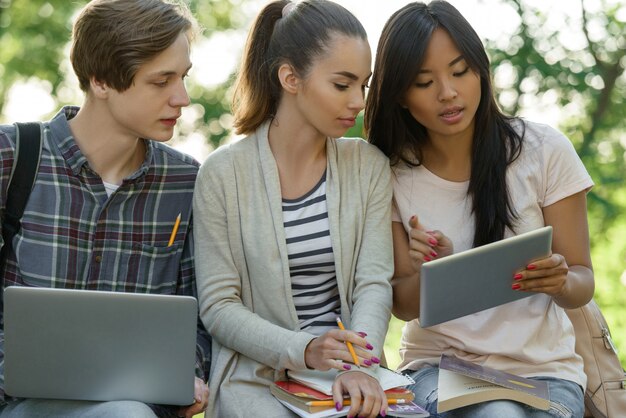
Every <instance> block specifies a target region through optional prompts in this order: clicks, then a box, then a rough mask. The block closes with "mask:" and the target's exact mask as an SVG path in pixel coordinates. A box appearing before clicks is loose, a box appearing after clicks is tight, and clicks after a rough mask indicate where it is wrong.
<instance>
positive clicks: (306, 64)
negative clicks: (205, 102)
mask: <svg viewBox="0 0 626 418" xmlns="http://www.w3.org/2000/svg"><path fill="white" fill-rule="evenodd" d="M285 6H289V7H287V8H285ZM334 34H341V35H347V36H350V37H356V38H360V39H367V34H366V32H365V29H364V28H363V25H361V23H360V22H359V20H358V19H357V18H356V17H355V16H354V15H353V14H352V13H350V12H349V11H348V10H347V9H345V8H344V7H342V6H340V5H338V4H337V3H333V2H332V1H328V0H304V1H301V2H298V3H292V2H290V1H288V0H277V1H273V2H271V3H269V4H268V5H267V6H265V8H264V9H263V10H261V12H260V13H259V15H258V16H257V18H256V20H255V22H254V23H253V25H252V29H251V30H250V33H249V34H248V40H247V42H246V47H245V50H244V54H243V62H242V64H241V68H240V70H239V74H238V76H237V80H236V82H235V90H234V96H233V113H234V115H235V122H234V127H235V130H236V131H237V133H242V134H249V133H252V132H254V131H255V130H256V128H258V127H259V125H261V124H262V123H263V122H264V121H265V120H267V119H268V118H270V117H271V116H272V115H274V114H275V113H276V109H277V108H278V102H279V100H280V98H281V95H282V87H281V85H280V81H279V80H278V68H279V67H280V66H281V65H282V64H283V63H289V64H290V65H291V66H292V67H293V69H294V70H295V72H296V74H297V75H298V76H300V77H306V76H307V75H308V71H309V70H310V67H311V64H312V61H313V59H315V58H317V57H319V56H320V55H322V54H324V53H325V52H327V50H328V45H329V43H330V40H331V35H334Z"/></svg>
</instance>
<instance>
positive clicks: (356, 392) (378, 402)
mask: <svg viewBox="0 0 626 418" xmlns="http://www.w3.org/2000/svg"><path fill="white" fill-rule="evenodd" d="M337 325H338V326H339V329H332V330H330V331H328V332H326V333H325V334H323V335H321V336H319V337H317V338H314V339H313V340H311V342H310V343H309V344H308V345H307V347H306V349H305V353H304V360H305V363H306V365H307V367H309V368H311V369H316V370H328V369H338V370H342V371H358V370H359V369H360V368H361V367H369V366H372V365H373V364H378V363H380V360H379V359H378V357H376V356H374V355H373V353H372V350H373V349H374V347H372V345H371V344H370V343H368V342H367V340H366V339H365V337H366V336H367V334H365V333H363V332H355V331H350V330H346V329H345V328H344V326H343V323H342V322H341V319H339V318H337ZM345 394H347V395H349V396H350V410H349V411H348V416H350V417H356V416H357V415H358V416H362V417H371V418H374V417H376V416H378V414H380V415H382V416H385V414H386V411H387V396H386V395H385V392H384V391H383V390H382V388H381V387H380V384H379V383H378V381H377V380H376V379H375V378H373V377H371V376H369V375H367V374H366V373H344V374H339V375H338V376H337V377H336V378H335V383H334V384H333V402H334V404H333V405H334V406H335V408H337V410H338V411H339V410H341V409H342V408H343V405H344V404H343V402H344V395H345Z"/></svg>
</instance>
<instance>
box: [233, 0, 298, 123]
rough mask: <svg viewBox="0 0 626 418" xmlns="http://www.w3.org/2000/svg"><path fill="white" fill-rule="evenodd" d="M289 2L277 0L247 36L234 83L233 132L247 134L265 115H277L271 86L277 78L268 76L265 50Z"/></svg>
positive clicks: (268, 64)
mask: <svg viewBox="0 0 626 418" xmlns="http://www.w3.org/2000/svg"><path fill="white" fill-rule="evenodd" d="M288 3H290V2H289V0H279V1H275V2H272V3H270V4H268V5H267V6H265V8H264V9H263V10H262V11H261V12H260V13H259V15H258V16H257V18H256V20H255V21H254V24H253V25H252V29H251V30H250V33H249V34H248V40H247V41H246V47H245V50H244V55H243V61H242V63H241V69H240V70H239V74H238V75H237V80H236V81H235V90H234V96H233V105H232V108H233V114H234V116H235V122H234V127H235V132H236V133H237V134H249V133H251V132H253V131H254V130H256V128H257V127H258V126H259V125H261V124H262V123H263V122H264V121H265V119H267V117H268V115H273V114H274V113H275V112H276V107H277V103H278V100H277V99H278V98H276V97H273V96H274V94H272V91H273V90H276V89H273V88H272V85H273V84H275V83H276V82H278V77H277V75H276V74H275V72H274V74H271V71H270V70H272V69H273V65H270V64H271V63H270V62H268V57H267V55H268V50H269V47H270V42H271V40H272V34H273V32H274V27H275V25H276V22H277V21H278V20H279V19H280V18H281V17H282V13H283V8H284V7H285V6H286V5H287V4H288Z"/></svg>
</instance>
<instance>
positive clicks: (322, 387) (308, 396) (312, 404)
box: [270, 367, 428, 418]
mask: <svg viewBox="0 0 626 418" xmlns="http://www.w3.org/2000/svg"><path fill="white" fill-rule="evenodd" d="M371 370H375V375H376V377H377V378H378V380H379V382H380V384H381V387H382V388H383V390H385V393H386V394H387V401H388V403H389V408H388V412H387V413H388V415H393V416H396V417H427V416H428V413H427V412H426V411H425V410H424V409H422V408H420V407H419V406H418V405H416V404H414V403H413V402H412V400H413V393H412V392H411V391H410V390H409V389H406V388H405V387H404V386H406V385H409V384H411V383H413V382H412V380H411V379H410V378H409V377H407V376H404V375H401V374H399V373H396V372H393V371H391V370H388V369H385V368H382V367H378V368H376V369H370V371H371ZM336 375H337V371H334V370H329V371H326V372H320V371H317V370H298V371H289V372H288V374H287V376H288V379H287V380H284V381H277V382H274V384H272V386H271V387H270V392H271V393H272V395H274V397H276V399H278V401H280V402H281V403H282V404H283V405H284V406H285V407H287V408H289V409H290V410H291V411H293V412H295V413H296V414H297V415H298V416H301V417H308V418H322V417H343V416H346V415H347V413H348V410H349V408H350V406H349V405H346V404H348V403H349V397H346V398H345V399H344V408H343V409H342V410H341V411H337V410H336V409H335V406H334V405H335V403H334V401H333V397H332V385H333V382H334V380H335V377H336Z"/></svg>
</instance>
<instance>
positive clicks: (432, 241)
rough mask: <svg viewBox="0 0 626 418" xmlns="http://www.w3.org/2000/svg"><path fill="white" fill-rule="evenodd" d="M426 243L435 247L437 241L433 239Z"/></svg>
mask: <svg viewBox="0 0 626 418" xmlns="http://www.w3.org/2000/svg"><path fill="white" fill-rule="evenodd" d="M428 243H429V244H431V245H437V240H436V239H434V238H428Z"/></svg>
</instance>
